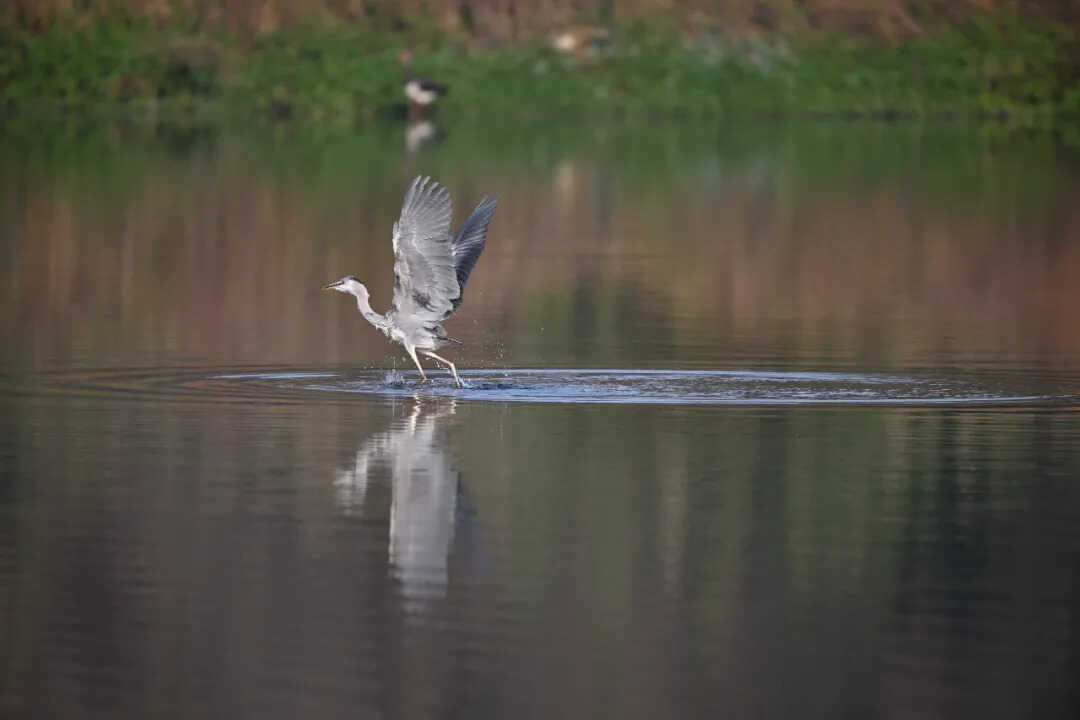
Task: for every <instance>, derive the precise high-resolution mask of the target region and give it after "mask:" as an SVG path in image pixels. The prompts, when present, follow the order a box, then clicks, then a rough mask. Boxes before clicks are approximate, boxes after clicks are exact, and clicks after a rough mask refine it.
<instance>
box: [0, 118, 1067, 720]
mask: <svg viewBox="0 0 1080 720" xmlns="http://www.w3.org/2000/svg"><path fill="white" fill-rule="evenodd" d="M434 130H435V131H436V132H435V136H434V137H433V138H430V139H428V140H427V141H426V142H424V141H423V139H422V138H421V139H420V140H418V139H417V138H420V137H421V135H422V133H419V134H418V133H417V131H416V128H410V129H409V132H406V131H405V130H404V129H403V128H401V127H380V128H373V129H370V130H359V131H357V133H356V134H355V135H354V136H349V137H320V136H318V135H312V134H306V133H303V132H295V131H290V130H288V129H282V130H280V131H277V132H273V131H262V130H255V131H251V132H249V133H245V132H237V131H230V132H225V131H220V130H215V129H198V130H190V129H177V128H170V127H168V126H161V127H153V126H143V125H134V126H132V125H126V124H117V125H109V124H104V125H101V126H96V127H94V128H92V129H89V130H87V129H86V128H59V129H53V130H48V131H40V130H35V131H31V130H27V129H21V130H20V129H13V128H8V129H7V130H6V131H0V298H2V303H0V333H2V335H3V337H4V338H5V341H4V342H3V343H0V477H2V480H0V715H4V716H5V717H21V716H34V717H38V716H40V717H65V718H69V717H70V718H78V717H109V718H115V717H131V718H143V717H210V716H213V717H350V718H352V717H431V716H437V717H462V718H474V717H492V718H504V717H543V718H548V717H588V718H592V717H624V718H661V717H677V716H684V717H718V716H727V717H920V718H923V717H971V718H987V717H1002V718H1015V717H1039V718H1052V717H1075V716H1076V714H1077V713H1078V712H1080V205H1078V204H1077V202H1076V201H1077V198H1080V151H1078V150H1077V149H1076V148H1075V147H1072V148H1070V147H1068V146H1065V145H1061V144H1059V143H1058V141H1057V140H1056V139H1055V138H1054V137H1053V136H1051V135H1041V134H1038V135H1034V136H1024V135H1019V134H1013V133H1009V132H1006V131H1004V130H1002V129H1001V128H994V127H982V128H970V127H960V126H938V127H919V126H915V125H901V126H889V125H883V124H882V125H877V124H867V125H861V124H824V123H822V124H807V125H802V126H785V125H761V126H757V127H738V128H728V127H705V126H686V125H644V126H601V127H588V126H582V125H580V124H569V123H568V124H565V125H562V124H554V125H550V124H549V125H539V124H536V125H532V124H528V123H525V124H517V125H515V124H512V123H503V124H501V125H493V126H492V127H478V128H471V127H453V128H445V127H444V128H434ZM418 173H424V174H432V175H434V176H435V177H437V178H438V179H439V180H440V181H442V182H443V183H444V184H446V185H447V187H448V188H449V189H450V191H451V193H452V195H453V197H454V200H455V207H456V214H457V218H456V219H455V226H456V225H457V224H458V223H459V222H460V220H461V218H462V216H463V214H464V213H465V212H466V211H467V208H470V207H471V206H472V205H474V204H475V203H476V202H477V201H478V200H479V199H480V198H481V197H482V195H483V194H484V193H493V194H496V195H497V196H498V197H499V199H500V205H499V209H498V212H497V214H496V217H495V221H494V222H493V224H492V226H491V231H490V235H489V244H488V250H487V251H486V253H485V255H484V256H483V258H482V259H481V261H480V263H479V265H478V267H477V269H476V271H475V272H474V273H473V275H472V279H471V280H470V285H469V290H468V294H467V298H466V302H465V304H464V306H463V308H462V310H461V312H460V313H459V315H458V316H457V317H455V318H454V319H452V320H451V321H449V322H448V323H447V324H448V329H449V330H450V332H451V334H453V335H454V336H455V337H459V338H461V339H462V340H463V341H465V343H466V345H465V346H464V347H462V348H451V349H450V350H449V351H448V352H454V351H456V353H455V354H454V357H455V358H456V359H457V360H458V361H459V366H460V367H461V368H462V369H463V370H465V372H464V373H463V377H464V379H465V380H466V382H467V383H468V387H467V388H465V389H462V390H457V389H455V388H454V387H453V385H452V383H451V381H450V380H449V379H448V378H447V376H446V374H445V372H443V371H434V372H433V375H432V376H433V377H434V378H435V383H434V384H433V385H432V386H429V387H426V388H421V387H419V386H418V385H417V383H416V375H415V371H412V370H410V364H409V363H408V361H407V359H406V358H405V357H404V356H403V355H402V354H401V353H400V351H399V350H397V349H395V348H393V347H391V346H390V345H388V344H387V343H386V341H385V339H384V338H383V337H382V336H381V335H379V334H377V333H376V332H375V331H374V330H372V329H371V328H370V327H369V326H368V325H367V324H366V323H365V322H364V321H363V319H362V318H361V317H360V315H359V314H358V313H357V312H356V309H355V304H354V303H353V302H352V301H351V299H350V298H345V297H342V296H340V295H336V294H330V293H323V292H320V287H321V285H322V284H324V283H325V282H327V281H329V280H334V279H337V278H339V277H341V276H342V275H345V274H356V275H358V276H359V277H361V278H362V279H363V280H365V281H366V282H367V283H368V284H369V287H370V288H371V290H372V295H373V304H374V305H375V306H376V308H377V309H380V310H381V309H383V308H385V307H386V306H387V305H388V303H389V297H390V293H391V288H392V273H391V264H392V256H391V251H390V226H391V223H392V222H393V220H394V219H395V218H396V215H397V212H398V209H399V207H400V203H401V196H402V193H403V190H404V188H405V186H406V184H407V183H408V181H409V179H410V178H411V177H412V176H413V175H415V174H418Z"/></svg>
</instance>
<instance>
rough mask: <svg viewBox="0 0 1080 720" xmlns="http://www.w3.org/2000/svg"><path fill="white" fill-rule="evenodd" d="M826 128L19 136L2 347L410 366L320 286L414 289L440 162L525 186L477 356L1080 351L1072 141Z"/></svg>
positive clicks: (34, 361) (503, 226)
mask: <svg viewBox="0 0 1080 720" xmlns="http://www.w3.org/2000/svg"><path fill="white" fill-rule="evenodd" d="M814 132H815V133H817V134H815V135H811V136H810V137H806V136H804V134H800V132H799V131H796V130H790V129H787V130H785V129H783V128H779V129H776V130H775V131H774V132H773V134H771V135H766V136H764V137H763V138H762V137H756V138H755V139H754V140H753V141H752V142H749V141H748V143H747V147H746V148H741V149H740V150H739V152H734V151H732V150H731V148H730V146H727V145H721V144H718V143H717V142H716V139H715V138H714V137H713V135H710V134H706V135H705V136H704V137H701V136H700V134H697V135H694V134H691V137H690V138H689V139H686V138H684V137H683V136H684V135H686V134H687V131H685V130H680V128H677V127H659V128H651V129H636V130H635V129H624V130H621V131H615V132H611V133H607V134H600V135H598V136H597V137H598V139H597V140H596V142H593V143H584V144H583V143H580V142H578V143H570V142H564V141H562V140H560V139H559V138H556V139H553V140H546V141H544V140H536V139H535V138H533V139H530V138H524V139H521V140H520V141H519V142H517V143H516V144H514V145H512V147H511V148H510V149H509V150H506V153H505V156H504V155H502V154H486V155H485V154H483V153H475V152H473V149H474V148H482V147H483V143H484V142H485V135H484V134H483V133H482V132H469V131H467V130H463V131H459V132H457V133H455V134H452V135H450V136H449V138H448V140H447V141H446V142H445V143H444V144H442V145H440V146H438V147H437V148H435V149H433V150H432V151H430V153H429V154H426V155H424V154H422V155H419V156H418V157H416V158H412V159H410V160H408V162H405V161H403V160H402V158H401V150H400V147H401V145H400V144H396V143H394V142H391V141H390V140H385V141H383V140H380V138H379V137H378V136H376V137H375V138H374V139H365V138H360V139H358V140H351V141H341V142H342V145H343V147H342V148H337V147H335V146H334V145H333V143H331V144H330V145H329V146H326V145H319V144H315V145H314V146H313V147H311V148H310V149H309V150H307V151H305V147H304V146H303V144H302V143H300V147H299V148H297V147H295V145H296V144H297V143H294V142H291V141H277V142H275V141H273V140H272V139H270V140H262V141H253V140H251V139H250V138H244V137H233V136H228V135H226V136H220V137H218V136H215V137H212V138H210V139H209V140H206V141H203V142H196V143H194V144H193V145H192V146H190V147H186V146H185V147H183V148H181V149H177V148H175V147H173V146H170V145H168V144H166V143H162V142H159V141H157V140H147V139H146V138H144V137H142V136H137V137H136V138H135V140H133V141H130V142H129V141H127V140H126V139H125V138H124V137H123V136H121V137H120V138H119V139H117V138H116V137H111V139H110V140H107V141H103V142H102V143H99V144H97V145H92V146H91V147H89V148H82V149H80V150H75V151H72V153H71V156H70V157H68V156H65V155H64V154H63V153H62V152H61V151H56V152H54V153H52V154H49V153H36V154H35V153H34V152H31V151H28V150H26V149H25V148H19V147H15V146H13V145H11V144H9V145H8V146H7V147H6V148H5V149H4V156H5V158H6V160H7V161H6V162H5V163H4V170H3V171H2V174H0V215H2V218H3V223H2V228H3V229H2V230H0V253H2V257H3V259H4V260H5V262H4V263H3V269H0V274H2V275H0V279H2V282H3V286H4V288H5V296H6V298H5V302H4V304H3V308H2V309H0V331H2V332H3V333H4V334H5V336H6V337H9V338H13V339H14V340H15V341H14V342H10V343H6V344H5V349H4V350H3V351H2V355H0V357H2V358H3V361H4V362H5V364H7V365H9V366H12V365H14V366H20V367H34V368H40V367H46V366H53V365H57V364H66V363H89V364H100V363H106V364H127V363H134V364H145V363H175V362H243V363H260V362H265V363H294V362H297V363H323V362H349V363H364V362H374V363H379V364H386V363H387V362H388V359H390V358H397V353H395V352H394V351H392V350H391V349H389V347H388V346H387V345H386V344H385V341H384V340H383V339H382V338H381V337H380V336H378V335H376V334H375V333H374V332H373V331H371V330H370V328H368V327H367V326H366V324H365V323H363V321H362V319H361V318H360V317H359V316H358V314H357V313H356V312H355V308H354V307H353V305H352V304H351V303H349V302H348V301H347V300H344V299H342V298H340V297H337V296H332V297H328V296H325V295H323V294H321V293H320V292H319V291H318V289H319V287H320V285H321V284H322V283H324V282H325V281H327V280H330V279H335V278H338V277H340V276H341V275H343V274H346V273H355V274H357V275H359V276H361V277H362V279H364V280H365V281H367V282H368V283H369V286H370V287H371V289H372V292H373V296H374V304H375V306H376V307H377V308H381V307H385V306H386V305H387V304H388V302H389V297H390V291H391V278H392V275H391V262H392V259H391V253H390V249H389V233H390V226H391V223H392V222H393V220H394V219H395V217H396V213H397V210H398V208H399V206H400V199H401V193H402V189H403V187H404V185H405V183H406V182H407V179H408V177H407V176H408V175H409V174H411V173H412V172H414V171H415V172H425V173H432V174H435V175H437V176H438V178H439V179H440V180H442V181H443V182H444V183H445V184H446V185H447V186H448V187H449V188H450V190H451V192H452V194H453V196H454V199H455V202H456V209H457V218H456V220H455V222H460V220H461V217H462V215H463V214H464V213H465V212H466V208H467V206H470V207H471V205H472V204H474V203H475V202H476V201H477V200H479V198H480V197H481V196H482V194H484V193H486V192H493V193H495V194H496V195H498V196H499V198H500V201H501V202H500V206H499V210H498V213H497V215H496V220H495V222H494V223H493V225H492V230H491V236H490V242H489V247H488V250H487V252H486V253H485V255H484V257H483V259H482V261H481V263H480V265H479V268H478V270H477V272H476V273H475V274H474V275H473V277H472V279H471V281H470V287H469V290H468V299H467V302H466V304H465V306H464V309H463V311H462V312H461V314H460V316H459V317H458V318H457V319H455V320H454V321H453V323H452V329H453V332H454V334H455V335H456V336H458V337H461V338H462V339H464V340H466V341H467V342H468V343H469V346H468V347H467V348H466V350H465V351H464V352H463V353H462V355H463V357H465V358H466V360H467V362H479V361H501V362H507V363H509V364H518V365H534V364H538V363H554V364H568V363H599V364H603V363H607V362H622V363H637V364H648V363H653V364H655V363H666V364H686V365H695V364H696V365H722V364H724V363H725V362H726V361H729V360H730V359H731V358H732V357H733V356H737V355H740V354H742V355H752V356H758V357H765V358H777V357H781V358H784V357H790V358H798V357H813V358H831V359H834V360H836V361H838V362H872V363H875V364H884V365H904V364H932V365H933V364H938V363H939V362H953V361H956V362H965V361H971V360H977V359H979V358H990V357H992V358H993V359H994V361H995V362H1002V361H1007V360H1017V361H1023V362H1025V363H1026V362H1029V361H1030V362H1033V363H1035V364H1045V365H1051V366H1056V365H1060V364H1061V363H1062V362H1068V363H1069V364H1072V363H1074V362H1075V360H1076V357H1077V356H1078V354H1080V333H1077V332H1076V331H1075V330H1076V328H1077V327H1080V283H1077V282H1076V278H1077V277H1080V209H1078V208H1077V207H1076V205H1075V203H1074V202H1072V199H1073V198H1074V197H1075V196H1076V194H1077V192H1080V173H1078V172H1077V170H1076V168H1075V167H1074V166H1072V165H1070V164H1069V163H1068V162H1066V161H1065V160H1062V159H1061V158H1059V157H1058V156H1057V155H1056V154H1055V151H1054V148H1053V147H1052V146H1050V147H1047V145H1046V143H1045V142H1044V143H1037V142H1034V141H1024V140H1015V141H1013V142H1011V143H1005V144H1004V146H1003V147H1001V148H998V147H997V146H991V145H988V144H980V143H970V142H969V143H967V144H963V143H961V144H960V146H959V148H958V149H953V150H951V152H952V153H953V154H954V155H955V157H953V158H950V159H949V160H947V161H941V162H937V163H935V160H934V157H933V154H934V153H936V152H938V151H939V148H938V145H940V142H939V143H938V145H935V143H934V142H933V138H931V139H929V140H927V139H922V138H920V137H915V138H912V137H911V136H910V132H906V133H905V131H903V130H894V131H893V132H895V133H896V134H897V136H896V137H894V136H891V135H890V134H889V131H887V130H877V131H874V132H873V133H870V134H869V135H867V134H866V133H862V134H860V133H857V132H851V133H850V135H851V137H849V138H845V137H844V134H845V133H846V132H848V131H847V130H845V128H834V130H833V132H832V133H831V134H828V133H827V134H826V140H827V142H828V144H829V147H832V148H834V149H835V153H833V154H829V153H822V157H817V156H813V155H810V156H807V155H808V154H807V153H806V152H803V150H802V143H806V144H811V145H812V144H813V143H821V142H822V141H821V138H820V137H819V135H820V134H821V132H823V131H820V130H815V131H814ZM942 132H944V131H942ZM954 132H956V131H954ZM657 138H659V139H657ZM665 143H667V145H670V147H667V146H666V145H665ZM890 144H899V145H900V146H901V147H902V149H901V150H900V151H891V150H889V148H890ZM656 145H659V146H660V150H655V148H653V146H656ZM642 146H646V147H647V148H653V150H654V152H655V153H657V154H658V157H654V156H653V155H649V154H647V153H646V151H645V150H642V149H640V148H641V147H642ZM661 151H662V152H661ZM635 152H637V153H640V154H641V155H642V157H638V155H635ZM339 156H340V157H339ZM537 158H539V160H538V159H537Z"/></svg>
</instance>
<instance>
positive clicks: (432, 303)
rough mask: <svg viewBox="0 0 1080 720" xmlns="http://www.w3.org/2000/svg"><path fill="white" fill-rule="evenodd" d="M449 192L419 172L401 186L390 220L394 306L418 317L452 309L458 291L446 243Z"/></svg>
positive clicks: (426, 317)
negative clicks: (402, 195) (397, 205)
mask: <svg viewBox="0 0 1080 720" xmlns="http://www.w3.org/2000/svg"><path fill="white" fill-rule="evenodd" d="M450 213H451V205H450V194H449V193H448V192H447V191H446V188H444V187H442V186H441V185H439V184H438V183H437V182H434V181H432V180H431V179H430V178H426V177H418V178H416V179H415V180H413V182H412V184H411V185H410V186H409V189H408V190H407V191H406V192H405V200H404V202H403V203H402V206H401V216H400V217H399V218H398V221H397V222H396V223H394V238H393V239H394V303H393V304H394V309H395V310H397V312H398V313H399V315H402V316H408V317H410V318H414V319H415V320H416V321H417V322H430V321H434V320H439V319H441V318H444V317H446V316H447V315H448V314H450V312H452V311H453V301H454V300H455V299H457V297H458V296H459V295H460V289H459V286H458V282H457V273H456V270H455V268H454V256H453V250H452V248H451V243H450Z"/></svg>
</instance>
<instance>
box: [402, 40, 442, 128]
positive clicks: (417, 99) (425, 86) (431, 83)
mask: <svg viewBox="0 0 1080 720" xmlns="http://www.w3.org/2000/svg"><path fill="white" fill-rule="evenodd" d="M398 59H399V60H400V61H401V67H402V71H403V75H404V78H403V83H402V89H403V90H404V92H405V97H406V98H407V99H408V101H409V119H410V120H416V119H418V118H419V117H420V116H421V115H422V114H423V113H424V111H425V110H426V109H427V108H428V107H430V106H431V105H433V104H434V103H435V101H437V100H438V99H439V98H441V97H442V96H443V95H445V94H446V93H447V92H449V88H448V87H447V86H446V85H444V84H443V83H440V82H437V81H435V80H432V79H431V78H429V77H424V76H423V75H417V74H416V73H414V72H413V71H412V53H411V52H409V51H408V50H402V51H401V54H400V55H399V56H398Z"/></svg>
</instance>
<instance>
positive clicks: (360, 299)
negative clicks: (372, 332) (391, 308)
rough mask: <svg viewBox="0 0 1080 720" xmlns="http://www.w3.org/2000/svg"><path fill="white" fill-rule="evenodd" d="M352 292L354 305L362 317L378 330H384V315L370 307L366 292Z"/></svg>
mask: <svg viewBox="0 0 1080 720" xmlns="http://www.w3.org/2000/svg"><path fill="white" fill-rule="evenodd" d="M353 294H354V295H355V296H356V307H357V308H358V309H359V310H360V314H361V315H363V316H364V319H366V320H367V321H368V322H369V323H371V324H372V325H374V326H375V327H377V328H378V329H379V330H386V328H387V321H386V317H384V316H383V315H380V314H379V313H377V312H375V311H374V310H372V309H371V303H370V302H369V301H368V294H367V293H366V292H354V293H353Z"/></svg>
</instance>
